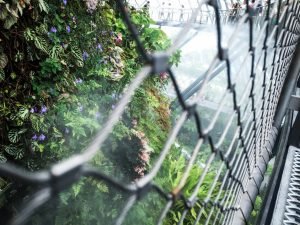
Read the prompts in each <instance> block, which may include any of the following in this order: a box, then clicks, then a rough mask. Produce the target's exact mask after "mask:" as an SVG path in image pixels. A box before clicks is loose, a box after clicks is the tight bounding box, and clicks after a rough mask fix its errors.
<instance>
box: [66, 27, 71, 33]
mask: <svg viewBox="0 0 300 225" xmlns="http://www.w3.org/2000/svg"><path fill="white" fill-rule="evenodd" d="M66 30H67V32H68V33H70V32H71V28H70V26H69V25H68V26H66Z"/></svg>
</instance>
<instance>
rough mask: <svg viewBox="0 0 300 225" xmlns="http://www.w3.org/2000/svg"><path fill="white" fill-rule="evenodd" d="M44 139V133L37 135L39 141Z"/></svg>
mask: <svg viewBox="0 0 300 225" xmlns="http://www.w3.org/2000/svg"><path fill="white" fill-rule="evenodd" d="M45 139H46V136H45V135H44V134H41V135H40V136H39V137H38V140H39V141H44V140H45Z"/></svg>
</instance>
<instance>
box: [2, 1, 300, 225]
mask: <svg viewBox="0 0 300 225" xmlns="http://www.w3.org/2000/svg"><path fill="white" fill-rule="evenodd" d="M116 2H117V6H118V7H117V8H118V10H119V11H120V13H121V14H122V16H123V18H124V21H125V23H126V24H127V26H128V29H129V30H130V31H131V33H132V35H133V37H134V40H135V42H136V45H137V48H138V50H139V53H140V55H141V56H142V57H143V59H144V60H145V66H144V67H143V68H142V69H141V70H140V72H139V73H138V74H137V75H136V76H135V78H134V79H133V80H132V82H131V84H130V85H129V86H128V88H127V91H126V93H125V94H124V95H123V97H122V98H121V100H120V101H119V103H118V105H117V106H116V107H115V109H114V110H113V112H112V113H111V115H110V117H109V118H108V120H107V122H106V123H105V124H104V126H103V127H102V129H101V130H100V131H99V132H98V133H97V134H96V135H95V138H94V139H93V141H92V142H91V143H90V144H89V145H88V146H87V147H86V149H84V150H83V152H82V153H81V154H78V155H74V156H72V157H71V158H69V159H67V160H64V161H62V162H60V163H57V164H56V165H54V166H53V167H52V168H51V169H50V170H44V171H40V172H29V171H24V170H23V169H20V168H18V167H16V166H14V165H11V164H9V163H5V164H0V175H1V176H3V177H9V178H10V179H13V180H15V181H16V182H21V183H23V184H32V185H34V186H35V187H37V190H36V192H35V193H34V194H33V195H32V196H31V197H30V199H29V200H28V201H27V202H26V203H25V204H24V205H23V206H22V207H21V211H20V212H19V213H18V214H17V215H16V216H14V217H13V218H12V220H11V221H10V223H9V224H10V225H20V224H26V221H28V218H29V217H30V216H32V214H33V213H34V212H35V211H36V210H37V209H39V208H40V207H41V206H42V205H44V204H46V203H47V202H48V201H49V200H51V199H52V198H54V197H56V196H57V195H58V194H59V193H61V192H62V191H63V190H66V189H67V188H68V187H70V186H71V185H72V184H74V183H76V182H77V181H78V180H79V179H81V178H82V177H92V178H93V179H96V180H100V181H102V182H104V183H106V184H107V185H109V186H111V187H114V189H116V190H119V191H122V192H123V193H126V194H127V196H128V197H127V200H126V203H125V205H124V207H123V209H122V210H121V212H120V213H119V214H118V215H117V217H116V219H115V221H111V223H112V224H117V225H119V224H122V223H123V222H124V220H125V218H126V216H127V215H128V213H129V212H130V210H131V209H132V208H133V206H134V205H135V204H136V203H137V202H139V201H140V200H142V199H143V198H144V197H145V196H147V195H148V194H149V193H150V192H154V193H157V194H158V196H160V198H162V199H164V201H165V205H164V207H163V209H162V211H161V212H160V216H159V218H158V220H157V223H156V224H163V223H164V219H165V218H166V215H167V214H168V212H169V211H170V209H171V207H172V206H173V205H174V204H176V203H177V202H178V201H181V202H183V209H182V211H181V214H180V215H181V216H180V218H179V221H178V222H177V224H185V219H186V217H187V216H188V215H189V214H190V213H191V211H192V210H194V211H196V217H195V220H194V221H193V223H194V224H199V221H203V220H204V221H205V224H226V225H228V224H245V223H247V220H248V218H249V215H250V212H251V210H252V208H253V205H254V201H255V198H256V196H257V194H258V191H259V187H260V183H261V182H262V180H263V175H264V172H265V170H266V166H267V163H268V161H269V159H270V156H271V154H272V148H273V145H274V142H275V140H276V136H277V128H275V127H273V118H274V114H275V111H276V107H277V103H278V99H279V97H280V95H281V88H282V86H283V83H284V81H285V78H286V75H287V71H288V69H289V65H290V63H291V61H292V59H293V53H294V51H295V49H296V45H297V43H298V38H299V34H300V23H299V20H300V13H299V8H300V5H299V3H298V1H284V2H283V1H282V0H278V1H277V2H276V3H275V4H274V5H273V7H272V8H271V5H270V4H269V5H267V6H266V8H265V14H264V20H263V22H262V23H261V28H260V30H259V33H258V35H257V37H256V39H255V42H254V30H255V22H254V18H253V17H252V16H251V15H250V14H249V12H250V7H249V2H248V1H247V7H246V10H245V12H244V13H243V14H242V15H241V17H240V18H239V20H238V21H237V23H235V31H234V32H233V34H232V36H231V37H230V38H229V41H228V44H227V47H226V48H225V47H224V46H223V45H222V41H223V33H222V21H221V19H222V18H221V16H220V12H219V8H218V4H217V1H216V0H209V1H208V0H203V1H199V8H198V10H195V11H194V12H193V14H192V15H191V16H190V19H189V20H188V21H187V23H185V24H184V26H183V28H182V31H181V32H180V33H179V34H178V37H177V38H176V39H175V41H174V43H173V45H172V46H171V47H170V48H169V49H168V50H167V51H166V52H164V53H161V54H157V53H155V54H149V53H148V52H147V51H146V50H145V48H144V47H143V43H142V42H141V40H140V39H139V34H138V33H137V30H136V29H135V26H134V24H133V23H132V21H131V19H130V15H128V12H127V10H126V7H125V3H124V2H123V1H122V0H117V1H116ZM202 5H207V6H209V7H211V8H212V9H213V12H214V17H215V25H214V26H215V28H216V34H217V42H216V46H217V53H216V55H215V56H214V58H213V60H212V62H211V63H210V66H209V68H208V69H207V70H206V72H205V74H203V79H202V82H201V85H199V86H198V87H197V90H196V91H195V93H196V97H195V98H194V99H193V101H192V102H190V101H189V102H187V101H185V99H184V98H183V95H182V93H181V91H180V89H179V86H178V83H177V80H176V78H175V76H174V74H173V71H172V68H171V67H170V64H169V63H168V62H169V58H170V57H171V56H172V54H173V53H174V52H175V51H176V50H177V49H178V48H179V47H180V45H181V44H182V42H183V41H184V37H185V35H186V33H187V32H188V31H189V30H190V29H191V27H192V23H193V22H194V20H195V19H196V18H197V16H198V15H199V12H200V9H201V7H202ZM246 25H247V26H248V27H249V30H248V37H249V39H248V40H247V43H248V51H247V52H245V53H244V54H243V63H242V64H241V65H240V69H239V70H237V72H236V73H235V74H234V73H233V72H232V70H231V68H232V64H231V58H230V57H231V51H232V43H233V41H234V39H235V34H236V32H238V31H239V30H241V29H242V28H243V27H244V26H246ZM246 63H249V65H250V67H249V70H248V72H247V75H248V77H247V80H246V81H247V82H246V84H247V85H246V86H245V88H244V90H243V92H242V94H238V93H237V88H238V86H239V83H237V82H236V78H237V77H238V76H239V75H240V74H241V70H242V69H243V67H244V66H245V64H246ZM221 64H225V67H224V70H225V72H226V79H227V83H226V84H224V85H226V87H227V88H226V90H225V92H224V93H223V94H222V95H221V96H223V97H222V98H221V100H220V103H219V108H218V110H217V111H216V112H215V113H214V115H213V117H212V118H213V119H212V120H211V121H210V124H209V125H208V126H206V127H204V126H203V123H202V118H201V115H200V113H199V111H198V108H197V106H198V105H199V101H200V99H201V96H202V94H203V91H204V90H205V89H206V88H207V85H208V81H209V80H210V78H211V76H212V74H213V71H214V69H215V68H217V67H218V66H219V65H221ZM163 72H167V73H168V74H169V76H170V78H171V81H172V84H173V87H174V89H175V91H176V95H177V98H178V102H179V107H180V108H181V113H180V116H179V117H178V119H177V120H176V122H175V125H174V126H173V128H172V129H171V131H170V133H169V136H168V138H167V140H166V143H165V145H164V147H163V149H161V151H160V155H159V157H158V159H157V161H156V162H155V163H153V165H152V167H151V169H150V171H148V173H147V174H146V175H145V176H144V177H142V178H141V179H139V180H136V181H135V182H134V183H130V184H124V183H121V182H119V181H117V180H115V179H114V178H113V177H110V176H108V175H106V174H105V173H104V172H103V171H100V170H98V169H96V168H92V167H90V166H88V164H87V163H88V162H89V161H90V160H91V159H92V158H93V157H94V156H95V155H96V154H97V152H98V151H100V150H99V149H100V148H103V144H104V142H105V140H107V138H108V136H109V134H110V132H111V131H112V130H113V127H114V125H116V123H117V122H118V120H119V118H120V116H121V115H122V113H123V112H124V110H125V107H126V106H127V105H128V103H129V102H130V100H131V98H132V96H133V94H134V91H135V90H136V89H137V88H138V87H139V86H140V85H141V83H142V82H143V81H144V80H145V79H146V78H147V77H148V76H150V75H155V74H159V73H163ZM228 96H229V97H231V99H232V114H231V116H230V118H229V119H228V121H227V124H226V126H225V128H224V130H223V134H222V135H221V137H220V138H219V140H217V141H215V140H214V139H213V137H212V136H211V131H212V129H213V128H214V126H215V124H216V121H217V120H218V118H219V117H220V112H221V110H222V108H223V107H224V102H225V97H228ZM188 119H194V121H195V125H196V127H197V135H198V141H197V143H196V145H195V147H194V149H193V151H192V152H191V155H190V157H189V159H188V162H187V164H186V165H185V169H184V172H183V174H182V177H181V179H180V181H179V183H178V184H177V185H176V186H175V187H173V189H172V190H165V189H164V188H163V187H160V186H158V185H157V184H156V183H155V181H154V178H155V177H156V176H157V174H158V172H159V170H160V169H161V167H162V164H163V163H164V161H165V159H166V157H167V155H168V154H169V153H170V149H171V147H172V145H173V144H174V141H175V139H176V137H177V136H178V133H179V132H180V130H181V128H182V127H183V126H184V124H185V123H186V121H187V120H188ZM231 126H234V132H233V133H234V135H233V137H232V139H231V140H230V144H229V145H228V146H227V148H226V149H222V148H220V146H221V145H222V142H223V141H224V138H225V136H226V134H227V133H228V130H229V127H231ZM204 142H206V143H208V146H209V149H210V153H209V156H208V158H207V161H206V163H205V164H204V166H203V167H204V168H203V172H202V174H201V175H200V176H199V177H198V178H197V180H198V181H197V184H196V186H195V187H194V189H193V191H192V193H190V195H189V196H185V195H184V194H183V192H182V190H183V187H184V186H185V184H186V182H187V181H188V178H189V175H190V171H191V169H192V167H193V166H194V165H195V163H196V158H197V156H198V155H199V153H200V149H201V146H202V145H203V144H204ZM216 161H217V163H215V162H216ZM213 164H214V166H217V169H216V171H215V176H214V178H213V182H212V183H211V184H210V186H209V190H208V191H207V195H206V196H205V198H204V199H203V198H199V197H198V192H199V189H200V188H201V186H202V185H203V182H204V181H205V179H206V177H207V175H208V173H209V171H210V167H211V166H212V165H213ZM217 183H219V184H220V185H219V186H218V187H217V193H216V194H215V195H214V196H213V195H212V192H213V190H215V189H216V185H217ZM103 204H108V203H103ZM142 210H147V209H142ZM135 224H140V222H139V221H136V223H135Z"/></svg>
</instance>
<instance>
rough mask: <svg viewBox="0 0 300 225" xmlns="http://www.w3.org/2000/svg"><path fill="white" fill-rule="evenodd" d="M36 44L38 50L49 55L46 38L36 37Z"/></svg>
mask: <svg viewBox="0 0 300 225" xmlns="http://www.w3.org/2000/svg"><path fill="white" fill-rule="evenodd" d="M34 44H35V46H36V47H37V48H38V49H40V50H42V51H43V52H45V53H46V54H48V55H49V50H48V49H49V48H48V42H47V41H46V40H45V39H44V38H42V37H39V36H36V37H35V39H34Z"/></svg>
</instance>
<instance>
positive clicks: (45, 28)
mask: <svg viewBox="0 0 300 225" xmlns="http://www.w3.org/2000/svg"><path fill="white" fill-rule="evenodd" d="M35 31H36V33H37V34H39V35H44V34H47V33H48V26H47V25H46V24H41V25H40V26H38V27H36V28H35Z"/></svg>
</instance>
